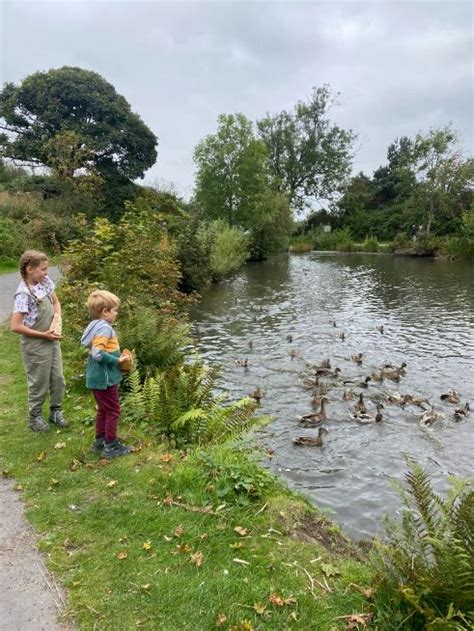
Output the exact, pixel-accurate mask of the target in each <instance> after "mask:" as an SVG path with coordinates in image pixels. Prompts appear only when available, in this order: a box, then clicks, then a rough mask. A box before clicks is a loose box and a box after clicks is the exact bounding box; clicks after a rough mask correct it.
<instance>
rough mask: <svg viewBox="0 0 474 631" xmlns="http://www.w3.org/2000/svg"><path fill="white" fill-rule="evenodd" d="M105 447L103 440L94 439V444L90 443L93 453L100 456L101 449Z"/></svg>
mask: <svg viewBox="0 0 474 631" xmlns="http://www.w3.org/2000/svg"><path fill="white" fill-rule="evenodd" d="M104 447H105V438H96V439H95V440H94V442H93V443H92V447H91V449H92V451H95V452H96V453H98V454H100V453H101V452H102V451H103V449H104Z"/></svg>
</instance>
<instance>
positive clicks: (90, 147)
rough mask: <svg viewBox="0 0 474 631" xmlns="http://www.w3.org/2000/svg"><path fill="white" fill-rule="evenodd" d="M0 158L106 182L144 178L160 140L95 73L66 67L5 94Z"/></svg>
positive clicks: (0, 99) (1, 95)
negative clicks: (81, 174)
mask: <svg viewBox="0 0 474 631" xmlns="http://www.w3.org/2000/svg"><path fill="white" fill-rule="evenodd" d="M0 129H2V130H3V133H1V134H0V156H3V157H5V158H10V159H13V160H15V161H21V162H23V163H25V164H29V165H36V166H44V167H49V168H50V169H51V170H52V171H53V173H55V174H56V175H58V176H59V177H65V178H72V177H73V176H74V174H75V173H76V172H77V171H78V170H82V172H86V173H94V174H96V175H99V176H102V177H105V178H127V179H129V180H131V179H135V178H137V177H141V176H143V174H144V172H145V170H146V169H148V168H149V167H151V166H152V165H153V164H154V162H155V160H156V156H157V153H156V145H157V138H156V136H155V135H154V134H153V132H152V131H151V130H150V129H149V128H148V127H147V126H146V125H145V124H144V122H143V121H142V120H141V118H140V117H139V116H138V114H135V113H134V112H132V111H131V109H130V105H129V104H128V102H127V101H126V99H125V98H124V97H123V96H121V95H120V94H117V92H116V91H115V88H114V87H113V86H112V85H111V84H110V83H108V82H107V81H106V80H105V79H104V78H103V77H101V76H100V75H99V74H97V73H96V72H92V71H90V70H83V69H82V68H75V67H69V66H64V67H62V68H58V69H52V70H49V71H48V72H36V73H34V74H32V75H30V76H29V77H27V78H26V79H25V80H24V81H23V82H22V83H21V84H20V85H18V86H17V85H14V84H13V83H6V84H5V85H4V86H3V89H2V90H1V91H0Z"/></svg>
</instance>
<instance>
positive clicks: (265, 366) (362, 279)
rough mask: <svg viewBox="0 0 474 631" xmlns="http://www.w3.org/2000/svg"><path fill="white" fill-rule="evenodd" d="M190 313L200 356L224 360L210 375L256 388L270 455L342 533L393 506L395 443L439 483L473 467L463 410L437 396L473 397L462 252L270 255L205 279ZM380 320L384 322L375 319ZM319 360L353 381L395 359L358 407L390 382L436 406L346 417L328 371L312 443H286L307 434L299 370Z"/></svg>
mask: <svg viewBox="0 0 474 631" xmlns="http://www.w3.org/2000/svg"><path fill="white" fill-rule="evenodd" d="M193 317H194V323H195V329H196V333H197V337H198V345H199V349H200V352H201V356H202V357H203V359H205V360H207V361H209V362H211V363H219V364H221V365H222V366H223V371H222V377H223V386H224V388H225V389H227V390H228V391H229V392H230V393H231V395H232V397H240V396H243V395H247V394H249V393H250V392H251V391H252V390H253V389H254V388H255V387H260V388H261V389H262V391H263V398H262V401H261V403H262V405H261V411H262V412H263V413H269V414H271V415H272V416H273V417H274V421H273V422H272V423H271V424H270V425H269V426H267V427H266V428H265V430H263V432H261V433H260V438H261V439H262V440H263V442H264V444H265V445H266V446H267V447H269V448H271V449H272V450H274V455H273V458H272V459H271V460H270V461H269V466H270V467H271V468H272V469H273V470H274V471H275V472H278V474H279V475H281V476H283V477H284V478H285V479H286V481H287V483H288V485H289V486H290V487H291V488H294V489H296V490H299V491H301V492H303V493H304V494H305V495H306V496H307V497H308V498H309V500H310V501H311V502H313V503H315V504H316V505H318V506H319V507H320V508H323V509H327V510H328V511H329V512H330V514H331V516H332V517H333V518H334V519H335V520H336V521H338V522H339V524H340V525H341V526H342V527H343V529H344V530H345V531H346V532H347V533H348V534H349V535H350V536H352V537H354V538H357V539H358V538H367V537H370V536H372V535H374V534H376V533H379V534H383V526H382V524H381V522H380V517H381V516H382V515H384V514H390V515H392V516H393V514H394V513H397V512H398V511H399V508H400V502H399V500H398V496H397V495H396V493H395V491H394V490H393V489H392V487H391V485H390V479H391V478H398V479H400V478H401V477H402V476H403V473H404V472H405V471H406V464H405V460H404V458H405V454H409V455H410V456H412V457H414V458H415V459H416V460H417V461H418V462H420V463H421V464H422V465H423V466H424V467H425V468H426V469H427V470H428V471H429V472H430V474H431V475H432V477H433V482H434V485H435V488H436V489H437V490H439V491H443V490H444V489H445V488H446V484H447V481H446V480H447V475H449V474H453V475H456V476H461V477H467V476H469V475H472V472H473V466H472V463H473V454H474V432H473V428H474V410H473V412H471V415H470V417H468V418H467V419H464V420H462V421H459V422H456V421H454V419H453V410H454V408H455V407H459V406H455V405H452V404H449V403H445V402H443V401H441V400H440V395H441V394H442V393H444V392H446V391H447V390H448V389H452V388H454V389H456V390H458V391H459V392H460V394H461V402H462V404H464V402H465V401H469V402H470V403H471V407H472V408H474V269H473V266H472V264H471V263H469V262H457V261H456V262H446V261H438V260H431V259H414V258H402V257H393V256H387V255H375V254H333V253H311V254H309V255H282V256H280V257H278V258H275V259H273V260H271V261H268V262H265V263H260V264H253V265H247V266H246V267H245V268H244V269H243V270H242V271H241V272H240V274H239V275H238V276H237V277H235V278H233V279H232V280H230V281H227V282H224V283H221V284H219V285H215V286H213V287H211V288H209V289H208V290H206V291H205V292H204V293H203V296H202V300H201V302H200V304H199V305H198V306H197V307H196V308H195V310H194V313H193ZM333 319H334V320H335V322H336V326H335V327H334V326H333V323H331V320H333ZM382 324H383V325H384V332H383V334H382V333H380V332H379V331H378V330H377V327H378V326H380V325H382ZM341 332H344V334H345V339H341V337H340V333H341ZM288 336H292V341H291V342H289V341H288V339H287V338H288ZM292 351H293V353H292ZM357 353H363V363H362V365H361V366H358V365H357V364H355V363H354V362H353V361H352V360H351V355H354V354H357ZM292 356H293V357H292ZM325 358H329V359H330V361H331V365H332V367H333V368H335V367H339V368H340V369H341V371H342V375H343V377H344V379H351V378H353V377H354V378H356V379H357V380H358V379H359V378H360V379H361V380H362V379H363V378H364V377H365V376H367V375H370V374H371V373H372V372H374V371H375V370H376V369H377V368H379V367H380V366H381V365H383V364H384V363H393V364H395V365H399V364H401V363H402V362H406V364H407V371H406V376H404V377H402V379H401V381H400V383H395V382H392V381H389V380H384V381H383V382H382V383H377V382H372V383H371V384H370V385H369V388H368V389H367V390H366V391H365V390H364V393H365V398H366V400H367V404H368V407H369V408H370V411H372V410H375V403H376V402H377V401H383V400H384V399H385V397H386V395H387V394H388V393H394V392H401V393H410V394H414V395H418V396H421V397H426V398H428V399H429V400H430V401H431V402H432V403H433V404H434V405H435V409H436V410H437V411H439V412H442V413H443V414H444V415H445V418H444V419H442V420H440V421H438V422H436V423H434V424H433V425H432V427H431V428H429V429H425V428H422V427H420V425H419V416H420V414H421V413H422V410H420V409H419V408H417V407H415V406H406V407H405V408H404V409H402V408H400V407H397V406H395V405H392V404H389V403H386V404H385V408H384V410H383V420H382V422H381V423H377V424H371V425H359V424H357V423H356V422H355V421H353V420H352V419H351V418H350V411H351V407H352V405H353V403H354V402H353V401H343V400H342V393H343V390H344V386H342V384H340V383H337V384H336V385H335V386H334V387H332V388H331V389H330V391H329V394H328V399H329V403H328V405H327V414H328V420H327V421H326V422H325V423H324V427H325V428H326V429H327V430H328V434H327V435H326V436H325V441H324V445H323V446H322V447H319V448H318V447H298V446H295V445H294V444H293V438H294V437H296V436H301V435H308V436H315V435H316V433H317V429H304V428H301V427H300V426H299V425H298V422H297V417H298V415H301V414H305V413H307V412H311V411H312V407H311V391H309V390H306V389H304V387H303V385H302V382H301V378H300V376H301V373H302V371H304V370H305V368H306V367H307V364H314V363H319V362H320V361H321V360H322V359H325ZM239 359H248V367H247V368H243V367H241V366H238V365H237V364H236V363H235V362H236V360H239ZM355 390H356V392H358V391H359V390H357V388H355Z"/></svg>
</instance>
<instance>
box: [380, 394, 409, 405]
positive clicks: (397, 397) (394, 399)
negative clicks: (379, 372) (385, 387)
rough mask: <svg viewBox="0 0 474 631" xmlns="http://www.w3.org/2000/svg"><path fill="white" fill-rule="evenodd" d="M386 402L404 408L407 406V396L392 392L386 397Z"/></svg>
mask: <svg viewBox="0 0 474 631" xmlns="http://www.w3.org/2000/svg"><path fill="white" fill-rule="evenodd" d="M385 401H387V402H388V403H393V404H394V405H399V406H400V407H402V408H403V407H405V405H406V395H405V394H400V393H399V392H392V393H391V394H388V395H387V396H386V397H385Z"/></svg>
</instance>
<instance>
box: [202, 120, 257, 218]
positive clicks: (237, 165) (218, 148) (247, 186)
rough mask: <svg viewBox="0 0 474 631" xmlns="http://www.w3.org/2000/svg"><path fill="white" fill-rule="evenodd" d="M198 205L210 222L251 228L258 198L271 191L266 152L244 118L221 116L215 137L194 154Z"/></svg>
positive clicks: (205, 142) (208, 139)
mask: <svg viewBox="0 0 474 631" xmlns="http://www.w3.org/2000/svg"><path fill="white" fill-rule="evenodd" d="M194 161H195V163H196V165H197V174H196V191H195V197H196V202H197V203H198V204H199V205H200V206H201V207H202V209H203V211H204V214H205V216H206V217H207V218H208V219H226V220H227V221H228V223H229V225H230V226H236V225H240V226H242V227H248V226H249V222H250V221H251V219H252V215H253V213H254V212H255V210H256V205H257V201H258V199H259V196H260V195H261V194H262V193H264V192H265V191H266V190H267V188H268V175H267V169H266V150H265V145H264V144H263V142H262V141H260V140H257V139H256V138H255V136H254V134H253V129H252V123H251V121H249V120H248V119H247V118H246V117H245V116H244V115H243V114H235V115H234V114H228V115H227V114H221V115H220V116H219V118H218V130H217V133H216V134H213V135H209V136H207V137H206V138H205V139H204V140H202V141H201V142H200V143H199V144H198V145H197V147H196V149H195V151H194Z"/></svg>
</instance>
